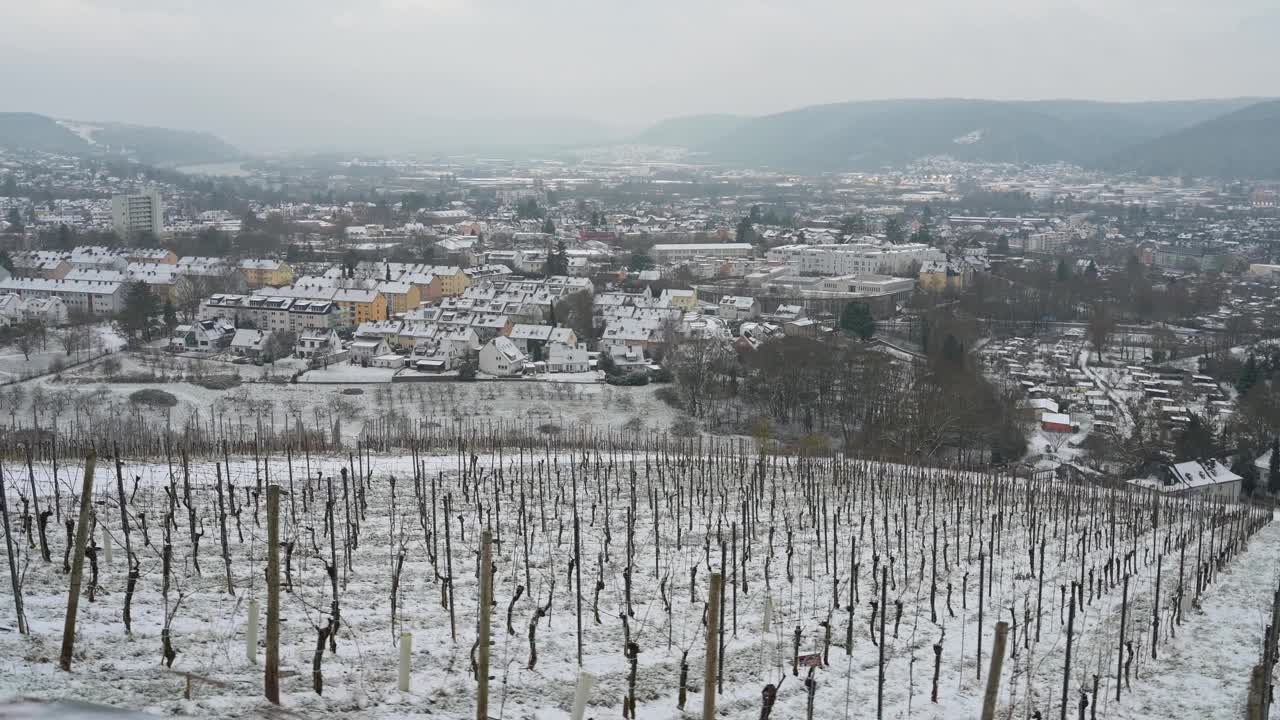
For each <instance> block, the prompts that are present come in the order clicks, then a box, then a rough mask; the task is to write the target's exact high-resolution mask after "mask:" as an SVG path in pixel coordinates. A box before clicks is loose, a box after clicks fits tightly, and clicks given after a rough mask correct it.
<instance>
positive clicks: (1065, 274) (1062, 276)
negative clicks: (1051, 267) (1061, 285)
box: [1057, 258, 1071, 282]
mask: <svg viewBox="0 0 1280 720" xmlns="http://www.w3.org/2000/svg"><path fill="white" fill-rule="evenodd" d="M1057 275H1058V282H1066V281H1068V280H1070V279H1071V266H1070V265H1068V264H1067V260H1066V258H1062V259H1060V260H1058V273H1057Z"/></svg>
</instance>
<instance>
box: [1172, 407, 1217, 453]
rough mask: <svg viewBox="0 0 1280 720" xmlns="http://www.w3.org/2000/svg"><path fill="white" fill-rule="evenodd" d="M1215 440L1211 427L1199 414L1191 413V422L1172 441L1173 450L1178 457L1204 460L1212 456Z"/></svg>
mask: <svg viewBox="0 0 1280 720" xmlns="http://www.w3.org/2000/svg"><path fill="white" fill-rule="evenodd" d="M1215 448H1216V440H1215V438H1214V436H1213V428H1212V427H1210V426H1208V425H1206V424H1205V422H1204V421H1203V420H1201V419H1200V416H1199V415H1196V414H1192V415H1191V422H1190V423H1188V424H1187V427H1186V429H1184V430H1183V431H1182V432H1181V433H1180V434H1179V435H1178V437H1177V439H1176V440H1175V441H1174V451H1175V452H1176V453H1177V456H1178V458H1179V459H1183V460H1204V459H1207V458H1211V457H1213V456H1214V450H1215Z"/></svg>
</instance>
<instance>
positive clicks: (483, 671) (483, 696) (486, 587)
mask: <svg viewBox="0 0 1280 720" xmlns="http://www.w3.org/2000/svg"><path fill="white" fill-rule="evenodd" d="M492 605H493V531H492V530H485V531H484V532H483V533H481V534H480V638H479V641H478V642H479V648H478V650H477V655H478V660H477V663H476V664H477V666H478V667H477V670H476V674H477V675H479V681H480V684H479V687H478V688H477V689H476V720H488V717H489V620H490V610H491V608H492Z"/></svg>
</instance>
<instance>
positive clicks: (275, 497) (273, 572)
mask: <svg viewBox="0 0 1280 720" xmlns="http://www.w3.org/2000/svg"><path fill="white" fill-rule="evenodd" d="M264 688H265V691H264V694H265V695H266V696H267V699H268V700H270V701H271V702H273V703H275V704H276V705H279V704H280V486H279V485H269V486H267V666H266V672H265V678H264Z"/></svg>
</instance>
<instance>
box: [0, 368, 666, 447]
mask: <svg viewBox="0 0 1280 720" xmlns="http://www.w3.org/2000/svg"><path fill="white" fill-rule="evenodd" d="M112 357H113V358H114V359H118V360H120V362H121V367H120V370H119V372H118V373H116V374H115V375H113V376H104V375H103V372H102V364H101V363H98V364H96V365H91V366H86V367H83V368H76V369H75V370H73V371H68V372H67V373H64V376H63V378H62V379H61V380H56V379H54V378H52V377H47V378H40V379H37V380H30V381H26V382H22V383H17V384H15V385H12V386H9V387H7V388H0V423H5V424H14V423H16V424H18V425H19V426H21V427H29V426H30V425H31V424H32V422H33V415H32V404H33V403H34V402H37V400H38V404H39V405H40V407H39V413H38V414H39V418H40V422H41V426H42V427H48V426H49V425H50V424H51V423H52V422H54V421H55V417H54V414H53V411H54V410H57V417H56V422H57V423H58V425H59V427H60V428H61V429H62V432H63V435H64V437H69V436H70V435H69V432H70V426H71V425H72V424H74V423H85V415H86V414H89V413H96V414H97V416H98V420H99V422H98V424H99V425H102V424H103V423H107V422H112V421H113V419H114V418H118V417H119V416H120V415H121V414H125V415H128V414H131V413H135V412H142V413H145V414H147V416H148V417H154V418H155V421H156V423H158V424H159V425H161V426H173V427H179V428H180V427H182V426H183V425H184V424H187V423H189V422H195V421H196V420H198V421H199V422H200V423H208V422H209V420H210V417H211V416H216V417H218V418H220V420H219V422H220V423H222V424H223V425H224V426H232V427H236V426H239V427H244V428H248V429H247V430H246V431H245V432H247V433H248V435H249V436H250V437H251V436H252V434H253V431H254V428H257V427H275V428H276V429H277V430H280V429H283V428H284V427H285V424H286V418H288V419H287V422H288V424H289V426H290V427H297V425H298V424H299V423H302V424H303V425H305V426H306V427H308V428H316V427H320V428H324V429H326V430H329V429H331V428H332V427H333V425H334V421H335V419H338V420H340V423H339V424H340V431H341V434H342V437H343V439H344V440H345V441H347V442H349V443H351V444H354V441H355V439H356V438H358V437H359V436H360V433H361V432H362V431H363V430H364V428H365V426H366V424H367V423H369V422H370V421H372V420H374V419H375V418H383V419H385V418H387V417H389V416H398V417H403V418H414V419H428V420H430V419H433V418H434V419H435V420H434V421H436V422H439V423H441V424H450V423H453V422H455V421H462V422H472V423H495V424H496V423H498V422H500V421H501V422H503V423H505V424H507V425H517V426H520V425H529V426H531V427H535V428H536V427H541V426H548V427H550V426H554V428H558V429H560V430H564V431H570V430H573V429H575V428H578V427H598V428H600V429H602V430H604V429H613V430H617V429H620V428H626V429H628V430H635V431H641V432H665V431H668V430H669V429H670V428H671V427H672V426H673V425H674V424H676V422H677V420H679V418H680V413H679V412H678V411H676V410H674V409H673V408H671V406H669V405H667V404H666V403H664V402H662V401H661V400H659V399H658V398H657V397H655V391H656V390H657V389H658V387H659V386H656V385H649V386H645V387H614V386H610V385H605V384H602V383H589V382H588V383H583V382H580V381H581V380H583V379H589V378H588V377H587V376H586V375H583V374H569V375H566V376H564V378H563V379H564V380H565V381H564V382H532V381H477V382H457V381H441V382H404V383H401V382H396V383H391V382H387V381H389V380H390V374H391V373H393V372H394V371H392V370H382V369H378V368H361V367H358V366H350V365H341V366H334V367H333V368H330V369H328V370H317V371H312V372H310V373H308V374H307V375H308V376H309V377H314V378H315V379H317V380H319V379H321V378H323V379H324V382H298V383H290V382H288V379H289V378H290V376H291V374H292V371H291V369H290V368H288V367H273V366H271V365H265V366H261V367H259V366H255V365H230V364H227V363H221V362H209V361H196V360H191V359H185V358H173V357H169V356H167V355H162V356H159V357H157V358H154V359H153V358H145V357H141V356H138V355H134V354H132V353H118V354H116V355H113V356H112ZM370 373H382V374H383V375H384V376H385V378H384V381H383V382H377V383H372V382H368V378H369V377H370ZM228 374H235V375H239V376H240V377H241V378H242V379H243V384H241V385H240V386H238V387H234V388H230V389H227V390H216V389H210V388H206V387H202V386H200V385H197V384H193V382H190V381H195V380H200V379H202V378H207V377H209V376H212V375H228ZM353 374H354V375H358V376H359V377H360V378H361V379H362V381H361V382H351V380H352V379H353ZM138 376H145V377H155V378H157V379H156V380H155V381H147V382H113V381H111V380H112V379H113V378H114V379H116V380H119V379H123V378H125V377H133V378H136V377H138ZM550 377H555V376H550ZM176 380H182V381H176ZM145 388H154V389H159V390H163V391H165V392H167V393H170V394H172V395H173V396H174V397H175V399H176V400H177V405H176V406H174V407H172V408H165V409H150V408H140V407H139V406H135V405H133V404H131V403H130V402H129V400H128V398H129V396H130V395H131V394H133V393H134V392H136V391H138V390H142V389H145ZM552 431H553V432H554V430H552Z"/></svg>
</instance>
